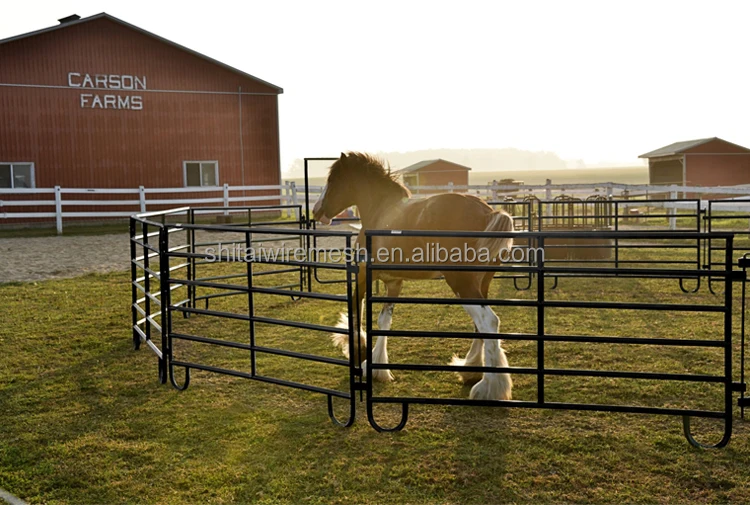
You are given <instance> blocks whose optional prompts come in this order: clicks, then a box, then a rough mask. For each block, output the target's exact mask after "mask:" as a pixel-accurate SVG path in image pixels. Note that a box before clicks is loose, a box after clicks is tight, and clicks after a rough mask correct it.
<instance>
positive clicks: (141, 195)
mask: <svg viewBox="0 0 750 505" xmlns="http://www.w3.org/2000/svg"><path fill="white" fill-rule="evenodd" d="M138 198H139V200H140V201H141V212H146V188H144V187H143V186H138Z"/></svg>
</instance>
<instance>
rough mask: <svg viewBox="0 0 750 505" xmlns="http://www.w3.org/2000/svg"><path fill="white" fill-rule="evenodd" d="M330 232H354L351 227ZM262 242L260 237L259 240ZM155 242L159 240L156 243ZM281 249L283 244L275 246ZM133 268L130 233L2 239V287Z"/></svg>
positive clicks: (332, 242)
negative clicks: (8, 283)
mask: <svg viewBox="0 0 750 505" xmlns="http://www.w3.org/2000/svg"><path fill="white" fill-rule="evenodd" d="M326 230H339V231H350V232H351V231H352V228H351V227H349V226H347V225H339V226H335V227H326ZM180 235H182V233H178V234H173V235H170V246H174V245H178V244H183V243H185V240H184V239H183V238H182V237H180ZM238 237H239V235H238V234H232V235H227V234H208V233H207V234H205V235H204V236H198V237H196V242H198V243H200V242H202V241H203V242H208V241H219V240H222V241H229V240H237V239H238ZM259 238H260V236H259ZM153 240H155V238H154V239H153ZM339 244H342V242H341V241H340V240H336V239H330V238H328V239H321V243H320V244H319V246H328V247H338V246H339ZM274 245H276V246H278V245H279V243H278V242H275V243H274ZM129 268H130V245H129V242H128V234H127V233H118V234H111V235H85V236H56V237H28V238H0V283H3V282H26V281H41V280H46V279H60V278H66V277H76V276H79V275H84V274H87V273H92V272H97V273H106V272H114V271H125V270H128V269H129Z"/></svg>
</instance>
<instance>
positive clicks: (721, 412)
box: [366, 230, 744, 447]
mask: <svg viewBox="0 0 750 505" xmlns="http://www.w3.org/2000/svg"><path fill="white" fill-rule="evenodd" d="M386 236H387V237H389V240H394V239H395V240H399V239H403V238H405V237H421V238H422V239H433V240H439V239H440V238H443V237H454V238H455V237H467V238H479V237H489V236H492V237H501V236H506V237H507V236H514V237H515V238H518V236H519V235H518V234H513V233H491V234H488V233H476V232H474V233H471V232H465V233H460V232H459V233H457V232H432V231H407V230H403V231H401V230H399V231H391V230H387V231H385V230H373V231H367V232H366V241H367V244H366V249H367V293H366V324H367V340H368V345H367V349H368V354H367V367H366V375H367V376H368V377H370V376H372V371H373V370H384V369H387V370H394V371H396V370H404V371H419V372H426V371H433V372H435V371H437V372H458V371H467V372H482V373H490V372H508V373H511V374H513V375H516V376H518V375H528V376H533V377H535V378H536V398H535V399H533V400H524V401H518V400H511V401H487V400H471V399H467V398H430V397H423V396H421V397H417V396H408V395H406V396H380V395H378V394H376V392H375V390H374V389H373V387H372V383H371V382H368V383H367V413H368V418H369V420H370V423H371V424H372V426H373V427H374V428H375V429H376V430H378V431H393V430H400V429H402V428H403V427H404V425H405V424H406V422H407V419H408V412H409V405H412V404H433V405H435V404H438V405H472V406H499V407H508V408H535V409H555V410H586V411H602V412H622V413H635V414H660V415H671V416H681V417H682V418H683V426H684V434H685V437H686V438H687V439H688V441H689V442H690V443H691V444H693V445H695V446H703V445H701V444H699V443H698V442H697V441H696V440H695V439H694V438H693V436H692V434H691V432H690V419H691V418H692V417H701V418H714V419H721V420H723V421H724V432H723V436H722V438H721V440H720V441H719V442H718V443H717V444H715V445H714V446H713V447H723V446H725V445H726V444H727V443H728V441H729V438H730V436H731V433H732V407H733V399H732V395H733V392H735V391H744V384H743V382H744V370H743V373H742V381H741V382H733V379H732V306H733V289H732V283H733V282H734V281H739V280H744V272H741V271H735V270H733V268H732V265H733V261H732V255H733V235H732V234H730V233H712V234H710V235H704V234H701V233H698V232H666V233H665V232H661V233H659V232H625V231H619V232H601V231H597V232H529V233H524V234H522V236H523V237H524V238H526V239H527V240H528V241H529V243H531V244H535V245H536V246H537V247H539V248H540V249H542V250H544V248H545V244H546V243H547V242H550V241H556V240H559V239H570V238H604V239H612V240H615V239H617V240H632V239H648V240H649V241H652V242H653V241H655V240H662V241H664V242H666V243H668V244H674V242H675V241H682V242H686V243H688V244H694V243H698V241H700V240H711V241H713V242H714V243H717V242H721V243H722V248H721V249H722V251H724V261H723V262H722V263H721V266H720V265H718V264H716V265H714V268H713V269H712V270H710V271H709V270H704V271H700V270H698V271H696V270H694V269H692V268H690V269H689V270H688V269H685V267H684V266H682V267H681V266H680V264H679V263H675V264H673V265H670V266H671V268H664V267H663V266H661V265H659V266H656V267H655V266H654V264H653V263H651V264H649V263H648V262H646V263H644V264H634V263H629V264H627V265H622V264H621V265H619V267H618V268H613V267H609V266H601V265H596V264H593V265H592V264H586V265H583V266H562V265H560V264H556V263H551V264H548V263H547V262H545V261H544V257H543V256H542V257H541V258H539V259H538V260H537V261H536V262H535V263H534V264H533V265H528V264H526V265H520V266H513V265H508V264H502V265H498V266H487V265H479V266H478V265H468V264H467V265H456V264H451V265H446V264H442V265H438V264H431V265H416V264H414V263H413V262H410V261H409V260H408V259H407V260H406V261H403V260H402V261H401V262H399V263H394V262H390V263H378V262H377V261H375V260H374V258H377V257H378V256H377V254H376V251H375V250H374V248H373V239H374V238H375V237H386ZM391 243H393V242H391ZM417 270H428V271H447V270H452V271H462V272H463V271H465V272H471V271H481V272H488V271H493V272H502V273H504V274H511V275H512V274H517V273H528V274H533V275H534V277H535V280H536V282H535V287H536V293H535V296H533V297H531V298H529V299H508V298H506V299H494V298H492V297H490V299H489V300H484V299H471V300H470V299H457V298H434V297H401V298H389V297H387V296H377V295H376V294H375V293H374V291H373V288H372V284H373V280H374V279H375V276H376V275H377V274H378V273H381V272H388V271H417ZM566 275H576V276H588V277H595V278H606V277H611V276H613V275H617V276H618V277H620V278H628V277H629V278H638V279H655V278H662V279H671V278H674V279H681V278H683V277H686V276H688V275H689V276H691V277H700V278H704V277H706V278H709V279H715V280H716V282H721V283H722V284H723V285H724V292H723V294H722V296H721V297H719V300H717V302H716V303H708V304H706V303H704V304H698V303H696V302H692V303H660V302H656V301H655V302H648V303H643V302H638V303H634V302H622V301H592V300H573V301H571V300H559V299H558V300H552V299H550V297H549V294H550V289H551V287H550V286H549V285H548V283H547V282H546V281H547V279H550V278H553V277H555V276H566ZM743 287H744V283H743ZM743 294H744V289H743ZM689 296H694V295H689ZM376 303H398V304H416V305H420V306H425V305H464V306H465V305H488V306H493V307H525V308H528V309H530V310H532V311H535V312H536V317H535V319H536V328H535V331H529V332H525V333H518V332H516V333H508V332H500V333H497V334H480V335H479V337H480V338H494V339H503V340H507V341H512V342H519V341H530V342H535V343H536V363H535V366H527V367H510V368H489V367H457V366H451V365H435V364H425V363H408V364H406V363H389V364H379V363H373V361H372V351H371V348H372V346H373V344H374V342H373V339H374V338H377V337H390V338H396V339H403V338H407V339H409V338H411V339H415V338H425V339H447V338H459V339H474V338H477V336H478V335H477V334H476V333H473V332H451V331H430V330H427V329H424V330H419V331H415V330H409V331H407V330H393V329H390V330H387V331H384V330H380V329H377V327H376V325H375V324H374V323H373V321H374V320H375V318H376V317H377V315H376V314H377V313H376V312H375V309H374V307H373V304H376ZM743 305H744V304H743ZM555 308H568V309H592V310H604V309H611V310H618V311H643V312H657V313H666V314H670V315H672V316H674V315H676V314H680V313H694V312H703V313H707V314H715V315H716V317H718V318H719V319H720V321H719V322H718V324H719V326H720V328H721V330H720V332H719V333H720V335H718V338H714V339H708V338H700V339H685V338H653V337H647V336H632V335H626V336H594V335H584V334H581V333H579V334H557V333H552V332H550V331H548V329H547V328H546V317H545V315H546V313H547V312H548V311H549V310H550V309H555ZM743 324H744V318H743ZM743 330H744V327H743ZM561 342H562V343H578V344H581V343H583V344H587V345H599V346H601V345H610V346H611V345H613V344H618V345H641V346H650V347H652V348H656V347H672V346H675V347H676V346H682V347H692V348H704V349H719V350H721V351H722V352H723V359H722V363H721V366H720V370H717V371H715V372H712V373H710V374H706V373H703V374H696V373H661V372H654V371H628V370H592V369H582V368H561V367H550V366H548V365H547V363H546V362H547V359H548V356H549V345H550V343H561ZM743 343H744V340H743ZM743 358H744V356H743ZM552 377H588V378H611V379H633V380H641V381H643V380H651V381H682V382H691V383H700V384H718V385H720V386H721V389H722V393H721V395H722V396H721V398H720V401H721V403H722V405H723V408H721V409H714V410H706V409H696V408H675V407H669V406H642V405H631V404H600V403H571V402H565V401H550V399H549V398H548V395H547V394H546V392H545V384H546V383H547V382H548V381H549V380H550V378H552ZM743 396H744V393H743ZM376 404H397V405H400V406H401V409H402V412H401V420H400V421H399V422H398V423H397V424H396V425H395V426H394V427H391V428H384V427H382V426H380V425H379V424H378V423H377V421H376V420H375V418H374V415H373V406H374V405H376ZM743 404H744V403H743Z"/></svg>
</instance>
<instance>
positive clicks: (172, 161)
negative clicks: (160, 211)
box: [0, 19, 280, 188]
mask: <svg viewBox="0 0 750 505" xmlns="http://www.w3.org/2000/svg"><path fill="white" fill-rule="evenodd" d="M0 61H2V62H3V64H2V65H0V83H4V84H17V85H22V86H19V87H9V86H3V87H0V91H2V92H1V93H0V124H3V125H6V126H8V127H4V128H0V161H6V162H33V163H34V164H35V179H36V186H37V187H51V186H55V185H59V186H63V187H100V188H114V187H137V186H139V185H143V186H147V187H182V186H183V162H184V161H191V160H206V161H208V160H217V161H218V162H219V181H218V183H219V184H224V183H228V184H230V185H239V184H241V183H242V182H244V184H246V185H258V184H279V182H280V180H279V164H280V161H279V138H278V127H279V125H278V98H277V93H278V90H277V89H276V88H273V87H271V86H269V85H266V84H264V83H261V82H259V81H257V80H255V79H251V78H249V77H245V76H242V75H240V74H238V73H236V72H232V71H230V70H227V69H225V68H223V67H222V66H220V65H217V64H214V63H211V62H209V61H206V60H205V59H202V58H200V57H197V56H195V55H193V54H190V53H188V52H186V51H183V50H180V49H177V48H175V47H173V46H171V45H169V44H166V43H164V42H161V41H158V40H156V39H154V38H153V37H149V36H147V35H145V34H142V33H140V32H138V31H136V30H133V29H131V28H128V27H126V26H123V25H121V24H119V23H116V22H113V21H111V20H108V19H98V20H93V21H89V22H85V23H81V24H77V25H73V26H70V27H65V28H61V29H59V30H56V31H53V32H50V33H45V34H40V35H36V36H32V37H29V38H25V39H21V40H18V41H12V42H8V43H5V44H2V45H0ZM70 72H77V73H80V74H82V75H83V74H91V75H94V74H107V75H110V74H111V75H133V76H139V77H145V80H146V89H145V90H144V89H138V90H134V91H126V90H122V89H117V90H115V89H82V88H76V87H69V73H70ZM78 79H79V78H74V81H78ZM28 85H34V86H38V87H28ZM44 86H47V87H44ZM240 87H241V89H242V92H243V93H259V94H243V95H242V96H241V98H240V95H239V94H238V91H239V89H240ZM82 94H87V95H99V96H101V97H103V96H105V95H116V96H118V97H122V99H123V100H124V99H125V97H127V98H128V103H129V104H130V103H131V102H130V100H132V99H133V97H135V96H140V97H141V102H142V108H141V110H134V108H132V107H131V106H130V105H129V106H128V107H122V108H114V107H112V108H106V109H105V108H88V107H82V106H81V101H82V96H81V95H82ZM86 100H88V101H89V102H87V104H88V103H90V100H91V98H90V97H89V98H86ZM240 103H241V105H240ZM240 108H241V109H242V111H241V117H242V121H241V122H242V125H241V127H240ZM243 165H244V172H243V170H242V166H243ZM243 173H244V176H243Z"/></svg>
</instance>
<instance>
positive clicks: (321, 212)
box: [313, 153, 355, 224]
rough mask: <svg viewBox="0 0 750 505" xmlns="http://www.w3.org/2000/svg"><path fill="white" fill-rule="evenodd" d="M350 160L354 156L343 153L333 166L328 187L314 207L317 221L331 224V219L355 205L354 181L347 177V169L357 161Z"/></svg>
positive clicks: (324, 189)
mask: <svg viewBox="0 0 750 505" xmlns="http://www.w3.org/2000/svg"><path fill="white" fill-rule="evenodd" d="M350 158H354V155H351V154H350V155H349V156H347V155H346V154H345V153H341V158H339V159H338V160H336V161H335V162H334V163H333V165H331V171H330V172H329V173H328V180H327V181H326V185H325V187H324V188H323V192H322V193H321V194H320V198H318V201H317V202H316V203H315V207H313V217H314V218H315V220H316V221H319V222H321V223H323V224H331V218H333V217H336V216H337V215H339V213H341V212H342V211H343V210H344V209H347V208H349V207H351V206H352V205H354V188H353V187H352V182H353V181H351V179H350V177H348V176H347V173H348V172H349V170H347V167H348V166H349V165H351V164H352V163H353V162H354V161H355V160H353V159H350Z"/></svg>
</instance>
